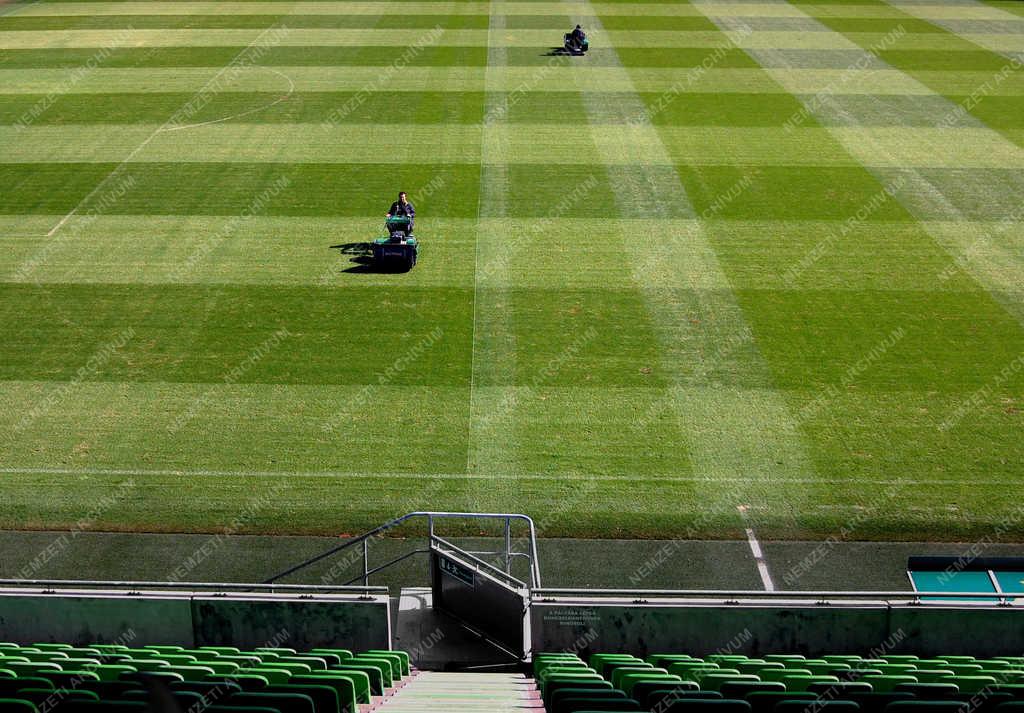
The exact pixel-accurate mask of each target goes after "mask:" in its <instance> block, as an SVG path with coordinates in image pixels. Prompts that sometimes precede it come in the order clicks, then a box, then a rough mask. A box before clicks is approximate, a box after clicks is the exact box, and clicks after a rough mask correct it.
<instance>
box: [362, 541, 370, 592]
mask: <svg viewBox="0 0 1024 713" xmlns="http://www.w3.org/2000/svg"><path fill="white" fill-rule="evenodd" d="M363 586H364V587H369V586H370V538H369V537H367V538H366V539H364V540H363Z"/></svg>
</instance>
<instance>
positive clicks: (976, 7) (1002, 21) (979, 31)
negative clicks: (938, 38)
mask: <svg viewBox="0 0 1024 713" xmlns="http://www.w3.org/2000/svg"><path fill="white" fill-rule="evenodd" d="M887 1H888V2H889V3H890V4H891V5H893V6H894V7H896V8H898V9H899V10H900V11H901V12H902V13H904V14H905V15H909V16H913V17H917V18H919V19H922V20H926V21H929V22H933V23H935V24H936V25H938V26H939V27H941V28H943V29H944V30H946V31H948V32H950V33H952V34H954V35H959V36H961V37H965V38H968V37H969V38H970V39H971V40H972V41H973V42H976V43H977V44H979V45H981V46H982V47H984V48H985V49H987V50H989V51H991V52H994V53H997V54H1000V55H1002V57H1003V59H1004V60H1005V59H1010V58H1012V57H1013V56H1014V55H1013V54H1012V53H1011V52H1009V51H1007V45H1006V44H1005V43H1003V42H1000V41H998V40H997V39H996V38H991V39H990V35H989V34H987V33H990V32H992V31H996V32H999V33H1006V34H1010V35H1014V36H1015V37H1016V39H1017V40H1018V41H1019V43H1020V44H1019V50H1020V51H1021V52H1024V18H1022V17H1020V16H1018V15H1014V14H1013V13H1011V12H1007V11H1005V10H1001V9H997V8H992V7H986V6H985V5H983V4H982V3H980V2H976V1H971V2H967V3H966V4H965V7H966V9H968V10H971V11H974V14H976V15H983V16H984V20H982V21H981V22H982V23H983V24H981V25H980V26H979V25H978V24H977V23H976V22H972V21H970V20H965V19H963V18H962V17H945V16H938V17H936V16H935V15H934V14H929V13H927V12H922V11H921V10H920V9H919V8H918V7H916V6H915V5H914V4H912V3H906V2H900V1H895V2H894V1H893V0H887ZM1003 64H1004V65H1005V61H1004V62H1003Z"/></svg>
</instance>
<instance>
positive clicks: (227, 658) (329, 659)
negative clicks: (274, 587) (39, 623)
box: [0, 643, 411, 713]
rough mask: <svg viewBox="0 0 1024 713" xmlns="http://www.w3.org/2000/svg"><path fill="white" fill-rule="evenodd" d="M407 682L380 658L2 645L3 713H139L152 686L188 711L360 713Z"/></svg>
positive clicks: (395, 661)
mask: <svg viewBox="0 0 1024 713" xmlns="http://www.w3.org/2000/svg"><path fill="white" fill-rule="evenodd" d="M409 675H411V670H410V663H409V655H408V654H407V653H405V652H401V651H390V650H379V649H377V650H369V651H364V652H362V653H359V654H356V653H353V652H352V651H351V650H348V649H340V648H316V649H311V650H310V651H304V652H299V651H297V650H296V649H292V648H282V647H261V648H256V649H252V650H242V649H239V648H236V647H231V646H203V647H198V648H186V647H183V646H141V647H134V648H133V647H128V646H124V645H115V644H94V645H90V646H71V645H69V644H61V643H39V644H32V645H27V646H25V645H19V644H14V643H0V713H6V712H7V711H11V712H12V713H100V712H101V711H117V712H118V713H141V711H144V710H145V709H146V708H147V705H148V701H149V700H150V697H151V695H152V690H151V689H152V687H153V685H154V681H159V682H162V683H163V684H165V686H166V688H167V690H169V691H170V695H172V696H173V697H174V698H175V699H176V700H177V701H178V702H179V704H180V707H181V708H182V709H183V710H200V709H201V710H209V711H210V712H211V713H355V712H356V711H358V704H360V703H363V704H369V703H371V702H372V700H373V696H382V695H386V694H387V693H388V692H389V691H390V690H391V689H392V688H393V687H395V686H397V685H399V684H400V683H401V682H402V680H403V679H404V678H405V677H407V676H409Z"/></svg>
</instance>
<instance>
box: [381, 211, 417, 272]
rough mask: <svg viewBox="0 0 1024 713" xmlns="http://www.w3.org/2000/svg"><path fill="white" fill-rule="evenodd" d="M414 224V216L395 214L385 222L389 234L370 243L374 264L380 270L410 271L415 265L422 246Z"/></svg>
mask: <svg viewBox="0 0 1024 713" xmlns="http://www.w3.org/2000/svg"><path fill="white" fill-rule="evenodd" d="M412 226H413V224H412V218H410V217H408V216H405V215H393V216H391V217H390V218H388V219H387V220H386V221H385V222H384V227H385V228H386V229H387V231H388V236H387V237H386V238H377V239H376V240H374V241H373V242H372V243H371V244H370V245H371V251H372V254H373V264H374V266H375V267H376V268H377V269H378V270H381V271H393V272H408V271H409V270H411V269H412V268H413V267H415V265H416V258H417V257H419V251H420V248H419V243H418V242H417V241H416V237H415V236H414V235H413V234H412Z"/></svg>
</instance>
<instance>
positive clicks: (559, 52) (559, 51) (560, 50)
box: [541, 47, 572, 57]
mask: <svg viewBox="0 0 1024 713" xmlns="http://www.w3.org/2000/svg"><path fill="white" fill-rule="evenodd" d="M541 57H572V52H570V51H569V50H567V49H566V48H565V47H552V48H551V49H549V50H548V51H547V52H545V53H544V54H542V55H541Z"/></svg>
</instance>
